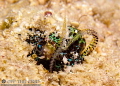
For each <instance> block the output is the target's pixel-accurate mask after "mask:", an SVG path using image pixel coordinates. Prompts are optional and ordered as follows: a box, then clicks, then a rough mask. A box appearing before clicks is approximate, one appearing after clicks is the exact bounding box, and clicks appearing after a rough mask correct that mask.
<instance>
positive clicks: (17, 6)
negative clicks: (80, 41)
mask: <svg viewBox="0 0 120 86" xmlns="http://www.w3.org/2000/svg"><path fill="white" fill-rule="evenodd" d="M45 11H51V12H52V16H53V18H52V19H50V21H52V22H50V23H51V25H48V27H46V28H45V30H46V31H48V32H52V31H54V29H56V28H57V29H56V30H57V31H61V30H60V28H61V27H62V25H63V23H64V18H65V14H66V18H67V25H75V26H76V27H78V29H93V30H95V31H96V32H97V33H98V37H99V42H98V44H97V47H96V49H95V50H94V51H93V52H92V53H91V54H90V55H89V56H86V57H84V58H85V60H86V62H85V63H83V64H79V65H74V67H72V70H71V72H68V71H64V72H63V71H60V72H59V73H57V72H54V73H49V72H48V71H47V70H45V68H43V66H42V65H36V61H34V60H33V59H32V58H30V57H29V58H28V57H27V54H28V52H29V51H31V50H32V48H33V47H32V45H29V44H28V43H27V42H25V39H26V37H27V33H28V32H29V30H28V28H30V27H34V28H40V27H41V26H42V25H41V24H40V20H41V19H44V12H45ZM119 14H120V0H74V1H72V0H67V1H66V2H65V0H34V1H33V0H6V1H3V0H1V1H0V83H2V82H1V81H2V80H3V79H5V80H6V81H7V82H6V83H10V80H26V81H30V80H38V82H37V83H39V84H41V86H120V52H119V51H120V16H119ZM19 34H20V35H19ZM15 83H18V82H17V81H16V82H15Z"/></svg>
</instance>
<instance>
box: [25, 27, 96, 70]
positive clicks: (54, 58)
mask: <svg viewBox="0 0 120 86" xmlns="http://www.w3.org/2000/svg"><path fill="white" fill-rule="evenodd" d="M67 29H68V31H69V38H68V39H66V38H62V37H60V36H59V35H58V33H57V32H52V33H50V34H49V37H48V38H46V37H47V36H46V35H45V34H44V31H40V30H38V29H34V34H32V35H30V34H29V35H28V38H27V39H26V41H27V42H28V43H29V44H33V46H34V48H33V50H32V51H31V52H29V54H28V56H31V57H33V58H34V60H35V61H37V65H40V64H42V65H43V67H44V68H46V69H47V70H48V71H50V72H53V71H57V72H58V71H60V70H64V68H65V67H66V66H73V65H74V64H82V63H83V61H84V56H87V55H89V54H90V53H91V52H92V51H93V50H94V48H95V47H96V44H97V42H98V36H97V33H96V32H95V31H94V30H90V29H83V30H77V29H76V28H74V27H72V26H69V27H67ZM30 30H31V31H32V30H33V29H30ZM36 32H37V33H36ZM85 34H88V35H91V36H92V39H91V42H90V44H89V45H88V46H86V41H85V38H83V35H85ZM46 39H47V40H46Z"/></svg>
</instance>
